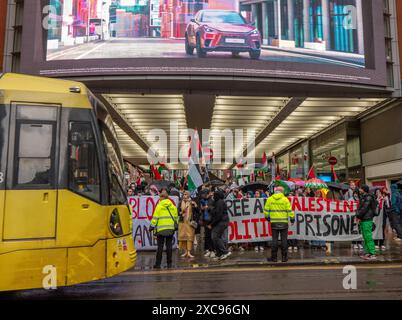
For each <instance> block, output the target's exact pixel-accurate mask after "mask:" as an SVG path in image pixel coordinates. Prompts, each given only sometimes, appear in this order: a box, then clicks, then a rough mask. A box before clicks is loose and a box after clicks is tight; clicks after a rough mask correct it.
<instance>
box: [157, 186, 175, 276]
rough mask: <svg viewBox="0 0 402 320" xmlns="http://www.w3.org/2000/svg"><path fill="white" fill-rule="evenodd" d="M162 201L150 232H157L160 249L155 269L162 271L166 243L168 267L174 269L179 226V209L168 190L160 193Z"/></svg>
mask: <svg viewBox="0 0 402 320" xmlns="http://www.w3.org/2000/svg"><path fill="white" fill-rule="evenodd" d="M159 197H160V201H159V203H158V205H157V206H156V208H155V211H154V213H153V215H152V220H151V227H150V231H155V235H156V237H157V243H158V249H157V251H156V262H155V265H154V268H155V269H160V267H161V262H162V253H163V247H164V245H165V243H166V257H167V267H168V268H171V267H172V243H173V236H174V233H175V231H176V230H177V226H178V220H179V218H178V213H177V208H176V206H175V205H174V204H173V202H172V201H170V199H169V194H168V192H167V190H166V189H162V190H161V192H160V195H159Z"/></svg>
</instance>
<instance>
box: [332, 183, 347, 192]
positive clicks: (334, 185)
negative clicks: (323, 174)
mask: <svg viewBox="0 0 402 320" xmlns="http://www.w3.org/2000/svg"><path fill="white" fill-rule="evenodd" d="M327 186H328V189H330V190H331V189H334V190H341V191H348V190H349V185H348V184H346V183H336V182H328V183H327Z"/></svg>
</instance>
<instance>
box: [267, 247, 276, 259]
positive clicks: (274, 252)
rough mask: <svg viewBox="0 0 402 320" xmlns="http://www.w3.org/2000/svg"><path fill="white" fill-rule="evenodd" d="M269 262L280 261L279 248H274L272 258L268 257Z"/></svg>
mask: <svg viewBox="0 0 402 320" xmlns="http://www.w3.org/2000/svg"><path fill="white" fill-rule="evenodd" d="M267 261H268V262H278V250H274V249H272V252H271V258H267Z"/></svg>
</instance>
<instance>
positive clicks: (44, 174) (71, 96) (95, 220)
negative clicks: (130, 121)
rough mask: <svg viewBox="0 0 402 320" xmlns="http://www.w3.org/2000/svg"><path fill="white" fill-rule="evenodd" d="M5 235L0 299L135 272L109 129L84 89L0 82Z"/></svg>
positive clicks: (0, 243)
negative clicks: (4, 295)
mask: <svg viewBox="0 0 402 320" xmlns="http://www.w3.org/2000/svg"><path fill="white" fill-rule="evenodd" d="M0 235H1V237H0V291H6V290H19V289H29V288H41V287H43V286H45V285H46V284H47V283H51V282H52V281H53V282H55V283H54V284H56V285H57V286H68V285H73V284H77V283H81V282H87V281H92V280H97V279H102V278H106V277H111V276H113V275H116V274H118V273H120V272H123V271H125V270H127V269H129V268H131V267H133V266H134V264H135V261H136V251H135V248H134V243H133V241H132V224H131V218H130V211H129V208H128V206H127V198H126V194H125V187H124V169H123V161H122V157H121V153H120V150H119V146H118V144H117V140H116V135H115V131H114V127H113V122H112V119H111V117H110V115H109V114H108V112H107V110H106V108H105V107H104V106H103V105H102V104H101V103H100V101H99V100H97V99H96V98H95V97H94V96H93V95H92V94H91V93H90V92H89V91H88V90H87V88H86V87H85V85H83V84H81V83H78V82H73V81H64V80H56V79H47V78H40V77H33V76H26V75H19V74H11V73H9V74H3V75H0ZM54 284H53V285H52V286H54Z"/></svg>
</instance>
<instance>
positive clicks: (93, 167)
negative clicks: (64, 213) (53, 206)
mask: <svg viewBox="0 0 402 320" xmlns="http://www.w3.org/2000/svg"><path fill="white" fill-rule="evenodd" d="M69 132H70V134H69V188H70V190H72V191H74V192H76V193H78V194H80V195H82V196H84V197H87V198H89V199H91V200H94V201H96V202H100V186H101V184H100V173H99V160H98V152H97V148H96V143H95V136H94V131H93V129H92V126H91V123H89V122H70V129H69Z"/></svg>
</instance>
